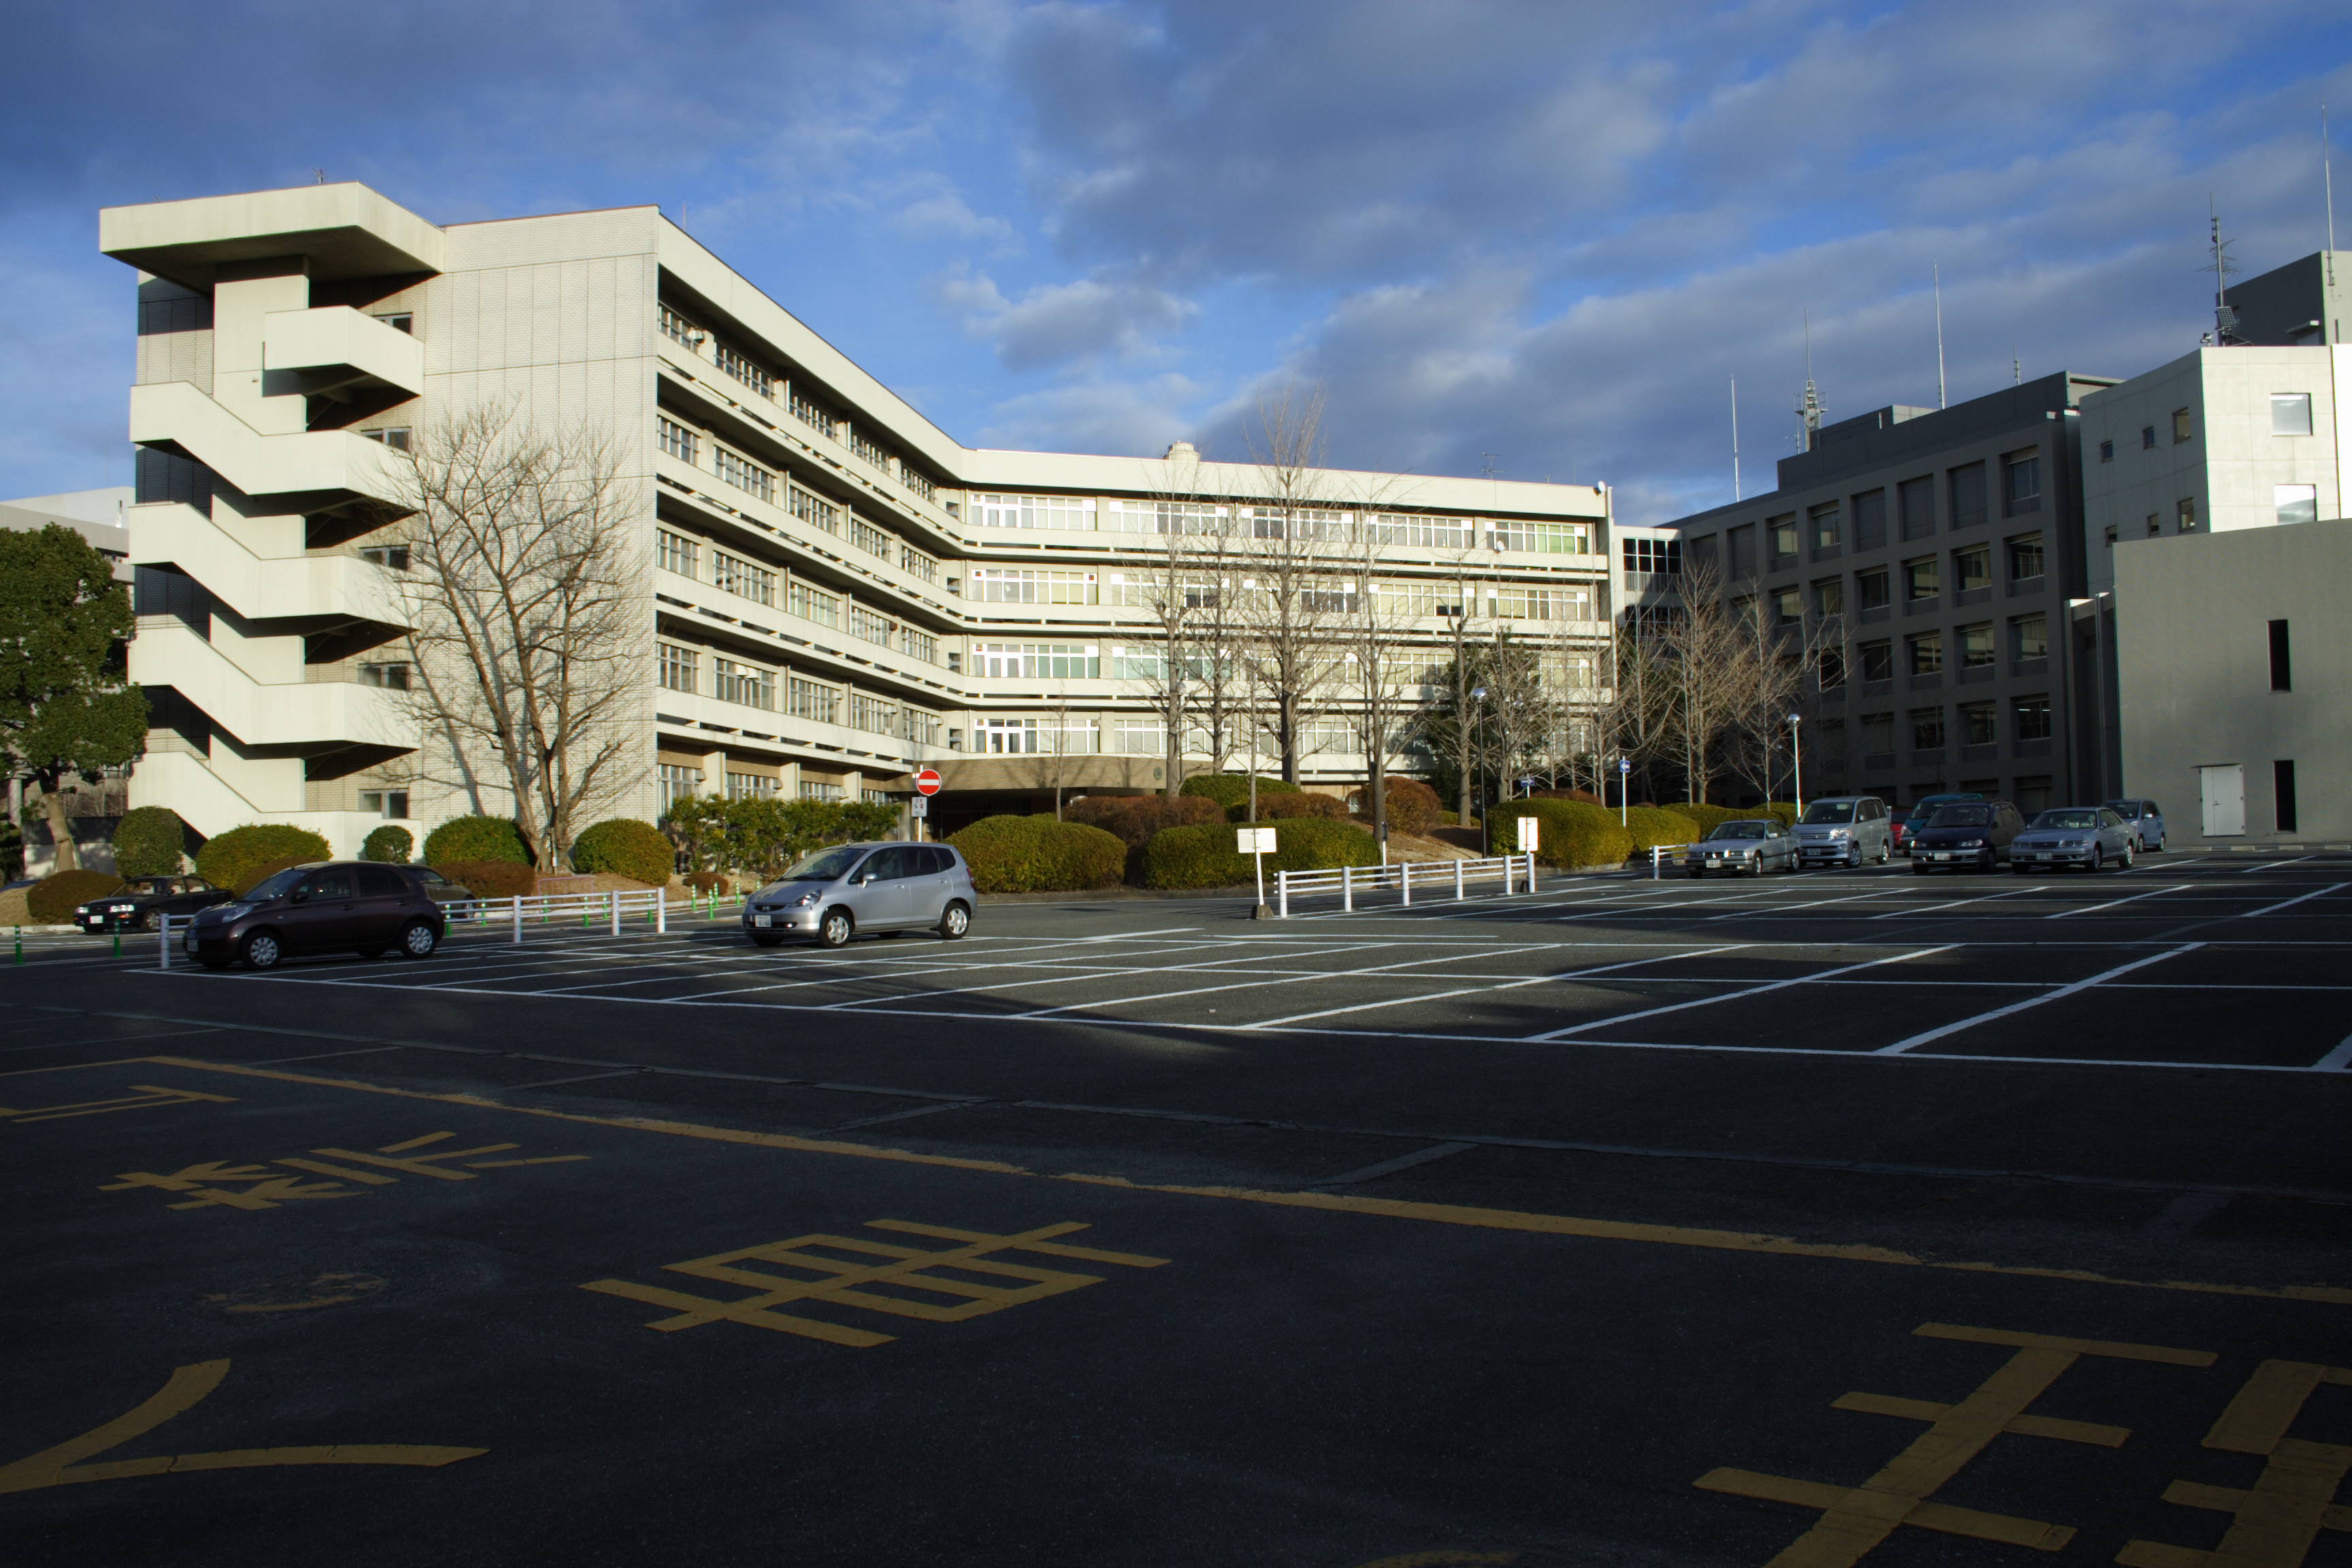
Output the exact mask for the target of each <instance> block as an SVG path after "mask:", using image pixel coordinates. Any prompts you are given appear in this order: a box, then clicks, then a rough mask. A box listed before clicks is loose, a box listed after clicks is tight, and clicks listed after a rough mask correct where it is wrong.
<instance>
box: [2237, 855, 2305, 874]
mask: <svg viewBox="0 0 2352 1568" xmlns="http://www.w3.org/2000/svg"><path fill="white" fill-rule="evenodd" d="M2318 858H2319V857H2318V856H2316V855H2298V856H2296V857H2295V858H2294V859H2292V860H2273V861H2271V862H2270V863H2269V864H2267V865H2263V866H2241V867H2240V868H2238V875H2239V876H2241V877H2251V876H2252V875H2253V874H2254V873H2255V872H2257V871H2275V870H2277V869H2278V868H2280V867H2282V866H2300V865H2302V864H2303V863H2304V862H2305V860H2316V859H2318Z"/></svg>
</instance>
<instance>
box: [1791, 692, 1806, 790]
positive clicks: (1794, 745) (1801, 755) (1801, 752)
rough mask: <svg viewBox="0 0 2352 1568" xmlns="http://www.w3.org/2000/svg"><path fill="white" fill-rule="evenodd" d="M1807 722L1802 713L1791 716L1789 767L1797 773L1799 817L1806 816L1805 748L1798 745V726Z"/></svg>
mask: <svg viewBox="0 0 2352 1568" xmlns="http://www.w3.org/2000/svg"><path fill="white" fill-rule="evenodd" d="M1804 721H1805V716H1804V715H1803V714H1801V713H1791V714H1790V715H1789V766H1790V768H1791V769H1792V770H1794V772H1795V773H1796V782H1795V785H1794V787H1795V789H1796V792H1797V815H1798V816H1804V815H1805V748H1804V747H1803V746H1802V745H1801V744H1799V743H1798V741H1797V726H1798V725H1800V724H1801V723H1803V722H1804Z"/></svg>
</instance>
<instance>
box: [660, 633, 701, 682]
mask: <svg viewBox="0 0 2352 1568" xmlns="http://www.w3.org/2000/svg"><path fill="white" fill-rule="evenodd" d="M701 664H702V656H701V655H700V654H698V653H696V652H695V651H694V650H693V649H692V648H690V647H677V645H676V644H674V643H664V644H662V645H661V683H662V684H663V685H664V686H665V687H667V688H668V689H670V690H672V691H687V692H692V691H697V690H699V689H700V686H699V682H698V675H699V671H700V667H701Z"/></svg>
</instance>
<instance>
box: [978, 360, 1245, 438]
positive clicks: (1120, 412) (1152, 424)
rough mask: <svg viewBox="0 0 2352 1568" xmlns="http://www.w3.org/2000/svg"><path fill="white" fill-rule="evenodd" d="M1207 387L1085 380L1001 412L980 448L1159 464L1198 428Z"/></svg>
mask: <svg viewBox="0 0 2352 1568" xmlns="http://www.w3.org/2000/svg"><path fill="white" fill-rule="evenodd" d="M1200 394H1201V388H1200V387H1199V386H1198V385H1196V384H1194V383H1192V382H1191V381H1188V380H1186V379H1185V378H1184V377H1183V376H1181V375H1178V374H1173V373H1171V374H1165V375H1159V376H1153V377H1150V379H1148V380H1144V381H1140V382H1119V381H1085V382H1077V383H1073V384H1068V385H1064V386H1056V387H1052V388H1049V389H1047V390H1045V391H1043V392H1033V393H1026V394H1024V395H1020V396H1018V397H1012V398H1008V399H1006V400H1005V401H1004V402H1003V403H1000V404H998V405H996V407H995V409H994V410H993V411H992V416H991V417H990V418H989V420H988V422H987V423H986V424H985V425H984V426H983V427H982V430H981V431H980V434H979V437H978V438H977V440H976V441H975V442H974V443H973V444H974V445H976V446H981V447H1003V448H1008V449H1012V450H1017V451H1033V452H1098V453H1103V454H1105V455H1108V456H1110V457H1125V458H1156V457H1158V456H1159V455H1160V453H1162V452H1164V451H1166V450H1167V449H1168V444H1169V443H1170V442H1171V441H1176V440H1181V439H1182V438H1183V437H1185V436H1186V435H1187V434H1188V433H1189V432H1190V431H1191V430H1192V426H1193V423H1194V421H1193V417H1192V414H1191V413H1190V412H1189V410H1190V408H1191V407H1192V405H1196V404H1197V403H1198V401H1199V398H1200Z"/></svg>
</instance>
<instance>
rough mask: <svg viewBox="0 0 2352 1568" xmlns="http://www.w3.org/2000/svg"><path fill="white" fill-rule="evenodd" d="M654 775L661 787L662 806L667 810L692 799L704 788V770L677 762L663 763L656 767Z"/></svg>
mask: <svg viewBox="0 0 2352 1568" xmlns="http://www.w3.org/2000/svg"><path fill="white" fill-rule="evenodd" d="M654 776H655V779H656V782H657V783H658V784H659V785H660V787H661V808H662V809H663V810H664V811H667V810H668V809H669V808H670V807H671V806H673V805H677V803H678V802H679V801H682V800H692V799H693V798H694V797H695V796H696V795H698V794H700V793H701V790H702V770H701V769H700V768H689V767H686V766H684V765H682V764H680V763H657V764H656V766H655V768H654Z"/></svg>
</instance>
